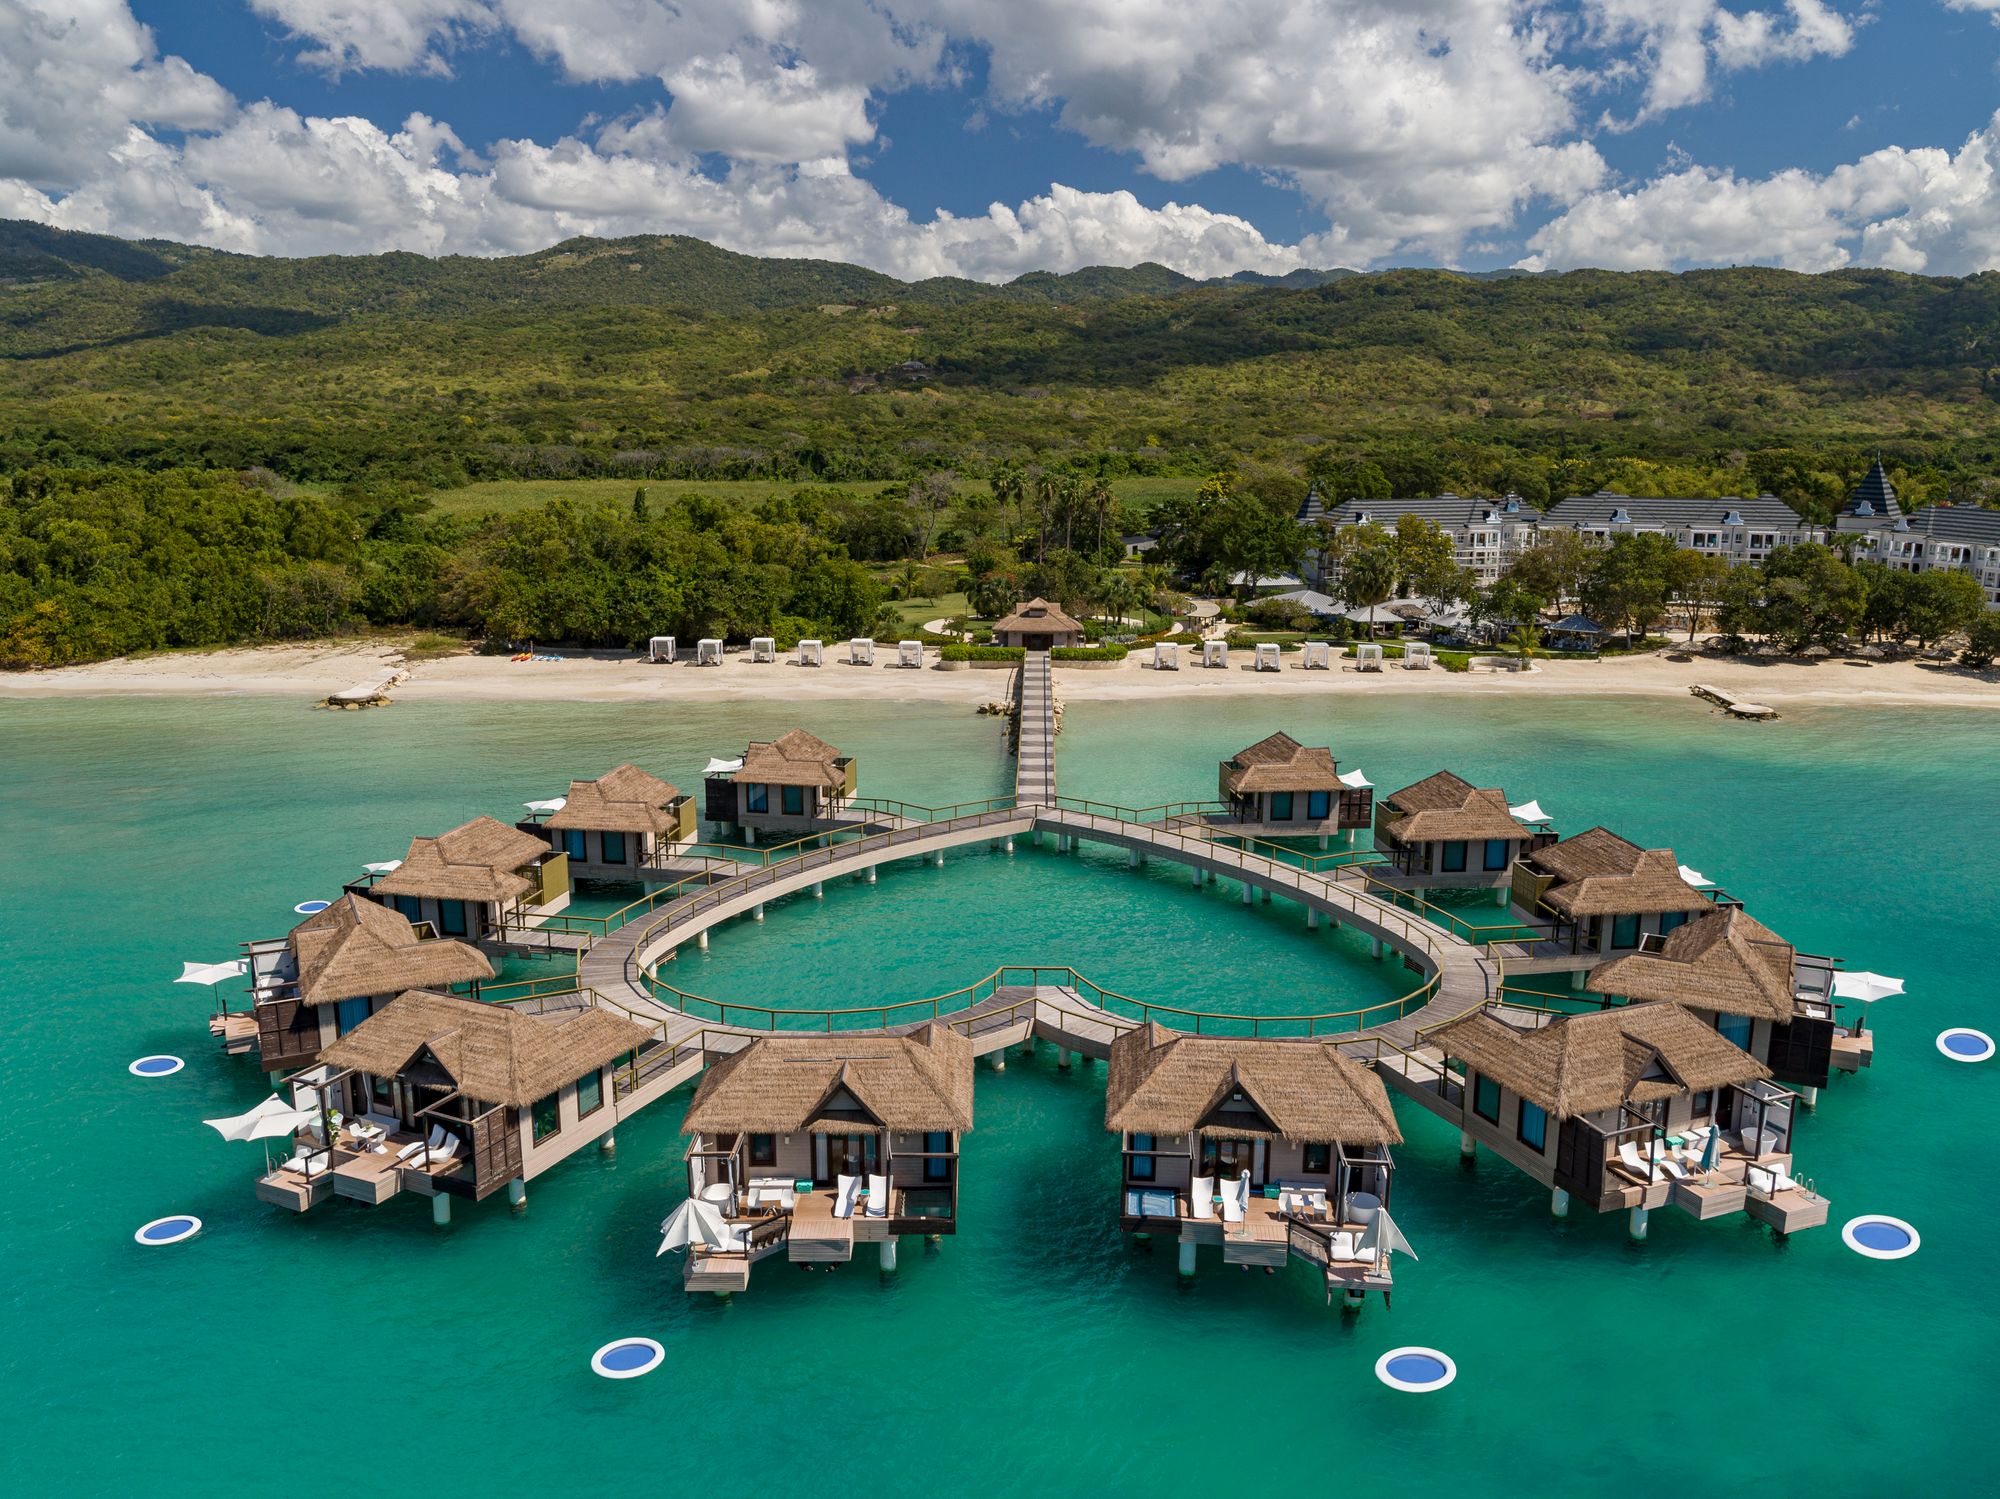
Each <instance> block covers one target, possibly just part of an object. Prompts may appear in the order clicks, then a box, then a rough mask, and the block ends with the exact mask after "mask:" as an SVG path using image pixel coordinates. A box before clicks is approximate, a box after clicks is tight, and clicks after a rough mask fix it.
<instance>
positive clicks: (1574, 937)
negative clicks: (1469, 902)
mask: <svg viewBox="0 0 2000 1499" xmlns="http://www.w3.org/2000/svg"><path fill="white" fill-rule="evenodd" d="M1514 903H1515V904H1516V905H1518V906H1520V907H1521V908H1522V909H1523V910H1526V911H1529V912H1532V913H1535V914H1537V915H1545V916H1548V917H1550V918H1551V919H1552V920H1553V922H1554V930H1553V931H1552V932H1551V933H1550V934H1549V940H1551V941H1553V942H1555V943H1558V944H1560V945H1563V946H1566V947H1567V948H1568V949H1569V952H1570V953H1571V954H1572V955H1573V956H1574V957H1576V958H1577V959H1580V960H1581V962H1580V965H1579V966H1580V967H1583V968H1588V967H1589V966H1590V965H1592V964H1594V963H1596V962H1597V961H1599V960H1600V959H1601V958H1606V957H1613V956H1616V955H1617V954H1619V953H1625V952H1637V951H1638V950H1639V947H1640V944H1641V942H1642V941H1644V939H1645V938H1647V937H1664V936H1666V935H1667V934H1668V933H1669V932H1671V931H1673V930H1674V928H1676V927H1678V926H1680V925H1681V924H1682V923H1683V922H1686V921H1689V920H1692V919H1693V918H1694V916H1695V915H1697V914H1698V913H1701V912H1705V911H1708V910H1711V909H1713V904H1714V903H1713V902H1712V901H1711V900H1710V897H1709V896H1708V895H1705V894H1703V893H1702V892H1701V891H1699V890H1697V889H1695V887H1694V886H1692V885H1690V884H1689V883H1688V882H1687V881H1686V880H1685V879H1683V878H1682V877H1681V867H1680V862H1679V861H1678V860H1677V859H1675V857H1674V852H1673V850H1672V849H1669V848H1641V847H1639V845H1638V844H1636V843H1632V842H1630V841H1628V840H1627V839H1624V838H1620V837H1619V836H1618V835H1617V834H1616V833H1614V832H1612V831H1611V830H1610V829H1609V828H1602V827H1597V828H1591V829H1589V830H1588V831H1587V832H1582V833H1578V834H1577V835H1576V836H1575V837H1573V838H1565V839H1563V840H1562V841H1561V842H1559V843H1550V844H1547V845H1545V846H1543V847H1541V848H1537V849H1534V850H1533V851H1531V852H1530V853H1528V854H1527V855H1526V856H1524V857H1523V858H1522V859H1521V860H1520V861H1519V862H1518V863H1517V864H1516V866H1515V869H1514ZM1582 979H1583V974H1582V973H1580V972H1579V973H1578V974H1577V975H1576V982H1577V987H1579V988H1581V987H1582Z"/></svg>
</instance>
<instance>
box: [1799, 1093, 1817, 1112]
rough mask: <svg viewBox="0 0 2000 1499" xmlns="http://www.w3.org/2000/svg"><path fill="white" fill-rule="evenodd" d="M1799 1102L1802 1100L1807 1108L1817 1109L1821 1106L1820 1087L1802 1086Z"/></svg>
mask: <svg viewBox="0 0 2000 1499" xmlns="http://www.w3.org/2000/svg"><path fill="white" fill-rule="evenodd" d="M1799 1102H1800V1103H1802V1104H1804V1105H1805V1106H1806V1107H1807V1108H1809V1109H1816V1108H1818V1107H1819V1089H1817V1088H1801V1089H1800V1090H1799Z"/></svg>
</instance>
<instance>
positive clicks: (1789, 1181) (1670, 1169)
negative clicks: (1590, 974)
mask: <svg viewBox="0 0 2000 1499" xmlns="http://www.w3.org/2000/svg"><path fill="white" fill-rule="evenodd" d="M1425 1040H1426V1044H1427V1045H1428V1046H1430V1047H1433V1048H1435V1049H1436V1050H1437V1051H1439V1052H1442V1053H1443V1055H1444V1058H1445V1062H1446V1070H1445V1072H1444V1075H1443V1076H1442V1077H1441V1078H1439V1079H1436V1080H1434V1082H1433V1083H1431V1084H1427V1085H1425V1086H1424V1087H1423V1088H1421V1089H1413V1090H1412V1091H1413V1092H1414V1093H1423V1094H1428V1096H1427V1097H1424V1099H1423V1101H1424V1102H1425V1104H1426V1106H1427V1107H1430V1108H1431V1109H1432V1110H1433V1111H1435V1112H1438V1113H1442V1114H1444V1115H1445V1116H1446V1117H1447V1118H1449V1119H1451V1120H1452V1121H1453V1122H1455V1123H1457V1124H1458V1126H1459V1128H1460V1130H1461V1131H1462V1134H1461V1136H1460V1148H1461V1150H1462V1151H1463V1152H1464V1153H1465V1154H1467V1155H1470V1154H1472V1153H1473V1151H1474V1148H1475V1147H1476V1146H1478V1145H1483V1146H1485V1147H1486V1148H1487V1149H1489V1150H1491V1151H1492V1152H1493V1153H1494V1154H1495V1155H1498V1156H1499V1157H1501V1158H1502V1159H1503V1160H1505V1161H1507V1162H1508V1163H1509V1164H1510V1165H1513V1166H1516V1167H1518V1168H1519V1169H1520V1170H1522V1171H1525V1172H1526V1173H1527V1174H1528V1175H1529V1176H1531V1177H1533V1178H1534V1179H1535V1180H1536V1181H1538V1182H1541V1183H1543V1184H1544V1185H1546V1186H1548V1187H1549V1188H1550V1189H1551V1197H1550V1205H1551V1209H1552V1210H1553V1211H1554V1212H1555V1213H1556V1215H1557V1216H1558V1217H1561V1216H1564V1215H1566V1214H1567V1213H1568V1212H1569V1208H1570V1204H1571V1203H1572V1202H1581V1203H1582V1204H1583V1205H1584V1206H1586V1207H1588V1208H1592V1209H1594V1210H1595V1211H1597V1212H1601V1213H1608V1212H1614V1211H1617V1210H1619V1209H1624V1210H1626V1211H1627V1212H1628V1213H1629V1214H1630V1215H1631V1232H1632V1236H1633V1237H1634V1238H1641V1239H1643V1238H1644V1237H1645V1236H1646V1229H1647V1218H1648V1215H1649V1214H1650V1213H1651V1211H1652V1210H1653V1209H1654V1208H1658V1207H1662V1206H1665V1205H1667V1204H1669V1203H1671V1204H1672V1205H1673V1206H1674V1207H1677V1208H1679V1209H1681V1210H1682V1211H1684V1212H1686V1213H1688V1214H1690V1215H1691V1216H1693V1217H1695V1218H1700V1219H1707V1218H1716V1217H1722V1216H1724V1215H1726V1214H1730V1213H1736V1212H1745V1213H1748V1214H1749V1215H1750V1216H1751V1217H1753V1218H1755V1219H1757V1220H1758V1221H1759V1222H1762V1223H1767V1224H1769V1225H1770V1226H1771V1227H1773V1228H1775V1229H1777V1230H1779V1231H1780V1232H1781V1233H1789V1232H1793V1231H1795V1230H1798V1229H1802V1228H1811V1227H1813V1226H1814V1225H1815V1224H1819V1223H1824V1222H1825V1221H1826V1215H1827V1203H1826V1199H1825V1198H1823V1197H1820V1196H1818V1195H1817V1194H1816V1193H1814V1192H1813V1191H1812V1188H1811V1184H1810V1183H1809V1182H1804V1181H1800V1180H1797V1179H1795V1178H1794V1176H1793V1174H1792V1124H1793V1107H1792V1106H1793V1104H1794V1102H1795V1101H1796V1098H1795V1095H1793V1094H1792V1093H1790V1092H1789V1091H1787V1090H1786V1089H1784V1088H1780V1087H1777V1086H1775V1085H1774V1084H1772V1083H1771V1081H1770V1076H1771V1073H1770V1069H1769V1068H1767V1067H1766V1066H1765V1065H1764V1064H1763V1063H1762V1062H1760V1061H1758V1060H1757V1059H1756V1058H1755V1057H1753V1056H1751V1055H1750V1054H1749V1053H1748V1052H1746V1051H1744V1050H1743V1049H1742V1048H1741V1047H1740V1046H1737V1045H1736V1044H1735V1043H1734V1042H1732V1041H1730V1040H1729V1039H1728V1038H1727V1037H1725V1036H1722V1035H1720V1034H1718V1033H1717V1031H1716V1029H1715V1027H1714V1026H1713V1025H1711V1024H1709V1023H1708V1022H1706V1021H1704V1020H1701V1019H1699V1018H1697V1017H1696V1016H1695V1015H1694V1014H1692V1013H1690V1012H1689V1011H1688V1010H1686V1009H1683V1008H1682V1007H1681V1006H1680V1005H1677V1004H1669V1003H1662V1002H1655V1003H1647V1004H1638V1005H1623V1006H1619V1007H1616V1008H1613V1009H1608V1010H1600V1011H1596V1012H1592V1013H1582V1014H1571V1015H1562V1016H1557V1017H1555V1018H1553V1019H1551V1018H1550V1017H1549V1015H1548V1014H1547V1013H1546V1012H1542V1011H1535V1010H1526V1009H1521V1008H1518V1007H1513V1006H1508V1005H1503V1004H1488V1005H1485V1006H1483V1007H1481V1008H1480V1009H1478V1010H1475V1011H1473V1012H1472V1013H1471V1014H1468V1015H1463V1016H1461V1017H1459V1018H1458V1019H1456V1020H1451V1021H1447V1022H1446V1023H1445V1024H1444V1025H1441V1026H1439V1027H1437V1028H1436V1029H1434V1030H1431V1031H1427V1032H1426V1033H1425ZM1454 1059H1455V1060H1456V1061H1457V1062H1458V1063H1459V1064H1460V1065H1461V1067H1462V1069H1463V1075H1462V1077H1461V1076H1459V1075H1458V1074H1457V1073H1455V1072H1454V1071H1453V1070H1452V1069H1451V1068H1450V1066H1449V1064H1450V1062H1451V1061H1452V1060H1454ZM1405 1075H1406V1074H1399V1076H1405Z"/></svg>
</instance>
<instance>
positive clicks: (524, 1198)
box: [507, 1176, 528, 1213]
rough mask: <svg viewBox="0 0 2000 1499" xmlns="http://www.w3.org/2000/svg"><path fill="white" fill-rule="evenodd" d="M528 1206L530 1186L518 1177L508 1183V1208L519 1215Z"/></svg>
mask: <svg viewBox="0 0 2000 1499" xmlns="http://www.w3.org/2000/svg"><path fill="white" fill-rule="evenodd" d="M527 1205H528V1184H527V1183H526V1182H525V1181H523V1180H522V1179H521V1178H520V1177H518V1176H517V1177H515V1178H514V1179H513V1180H512V1181H510V1182H508V1183H507V1206H508V1207H510V1208H512V1209H513V1210H514V1211H515V1212H517V1213H518V1212H520V1211H521V1209H523V1208H525V1207H526V1206H527Z"/></svg>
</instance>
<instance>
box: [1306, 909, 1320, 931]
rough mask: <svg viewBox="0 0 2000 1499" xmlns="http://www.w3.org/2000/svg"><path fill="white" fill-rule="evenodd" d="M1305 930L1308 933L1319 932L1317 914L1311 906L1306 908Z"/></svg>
mask: <svg viewBox="0 0 2000 1499" xmlns="http://www.w3.org/2000/svg"><path fill="white" fill-rule="evenodd" d="M1306 930H1307V931H1309V932H1315V931H1318V930H1319V912H1317V911H1315V910H1314V909H1313V908H1312V907H1311V906H1307V907H1306Z"/></svg>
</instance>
